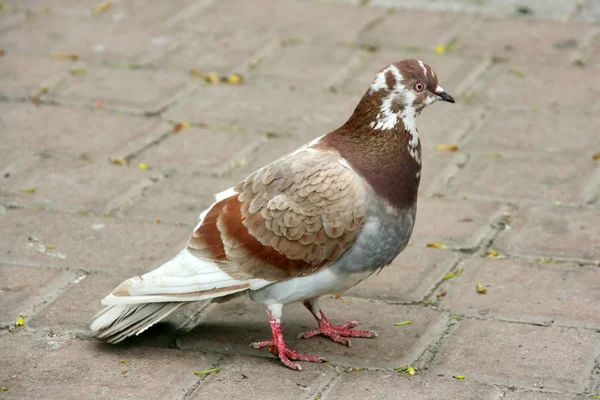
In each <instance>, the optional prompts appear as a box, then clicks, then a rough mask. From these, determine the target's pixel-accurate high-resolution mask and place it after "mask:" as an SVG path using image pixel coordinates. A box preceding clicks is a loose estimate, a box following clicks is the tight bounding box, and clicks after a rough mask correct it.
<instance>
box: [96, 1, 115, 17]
mask: <svg viewBox="0 0 600 400" xmlns="http://www.w3.org/2000/svg"><path fill="white" fill-rule="evenodd" d="M111 6H112V4H111V2H110V1H106V2H104V3H102V4H100V5H97V6H95V7H94V8H92V12H93V13H94V14H102V13H103V12H106V11H108V9H109V8H110V7H111Z"/></svg>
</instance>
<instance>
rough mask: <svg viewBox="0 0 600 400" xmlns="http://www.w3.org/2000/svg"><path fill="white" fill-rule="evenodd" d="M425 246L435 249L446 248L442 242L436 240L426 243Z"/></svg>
mask: <svg viewBox="0 0 600 400" xmlns="http://www.w3.org/2000/svg"><path fill="white" fill-rule="evenodd" d="M427 247H434V248H436V249H447V248H448V246H446V245H445V244H444V243H438V242H431V243H427Z"/></svg>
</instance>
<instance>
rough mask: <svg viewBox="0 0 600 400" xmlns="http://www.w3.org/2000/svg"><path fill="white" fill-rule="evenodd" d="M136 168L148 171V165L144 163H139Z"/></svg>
mask: <svg viewBox="0 0 600 400" xmlns="http://www.w3.org/2000/svg"><path fill="white" fill-rule="evenodd" d="M138 168H139V169H148V164H146V163H139V164H138Z"/></svg>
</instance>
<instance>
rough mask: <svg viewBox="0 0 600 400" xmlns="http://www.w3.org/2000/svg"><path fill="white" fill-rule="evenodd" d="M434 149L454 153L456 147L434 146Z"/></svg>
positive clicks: (452, 145) (446, 145) (449, 145)
mask: <svg viewBox="0 0 600 400" xmlns="http://www.w3.org/2000/svg"><path fill="white" fill-rule="evenodd" d="M435 149H436V150H439V151H456V150H458V146H457V145H455V144H436V145H435Z"/></svg>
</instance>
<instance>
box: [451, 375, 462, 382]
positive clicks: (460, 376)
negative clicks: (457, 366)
mask: <svg viewBox="0 0 600 400" xmlns="http://www.w3.org/2000/svg"><path fill="white" fill-rule="evenodd" d="M453 378H454V379H457V380H459V381H464V380H465V376H464V375H454V376H453Z"/></svg>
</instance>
